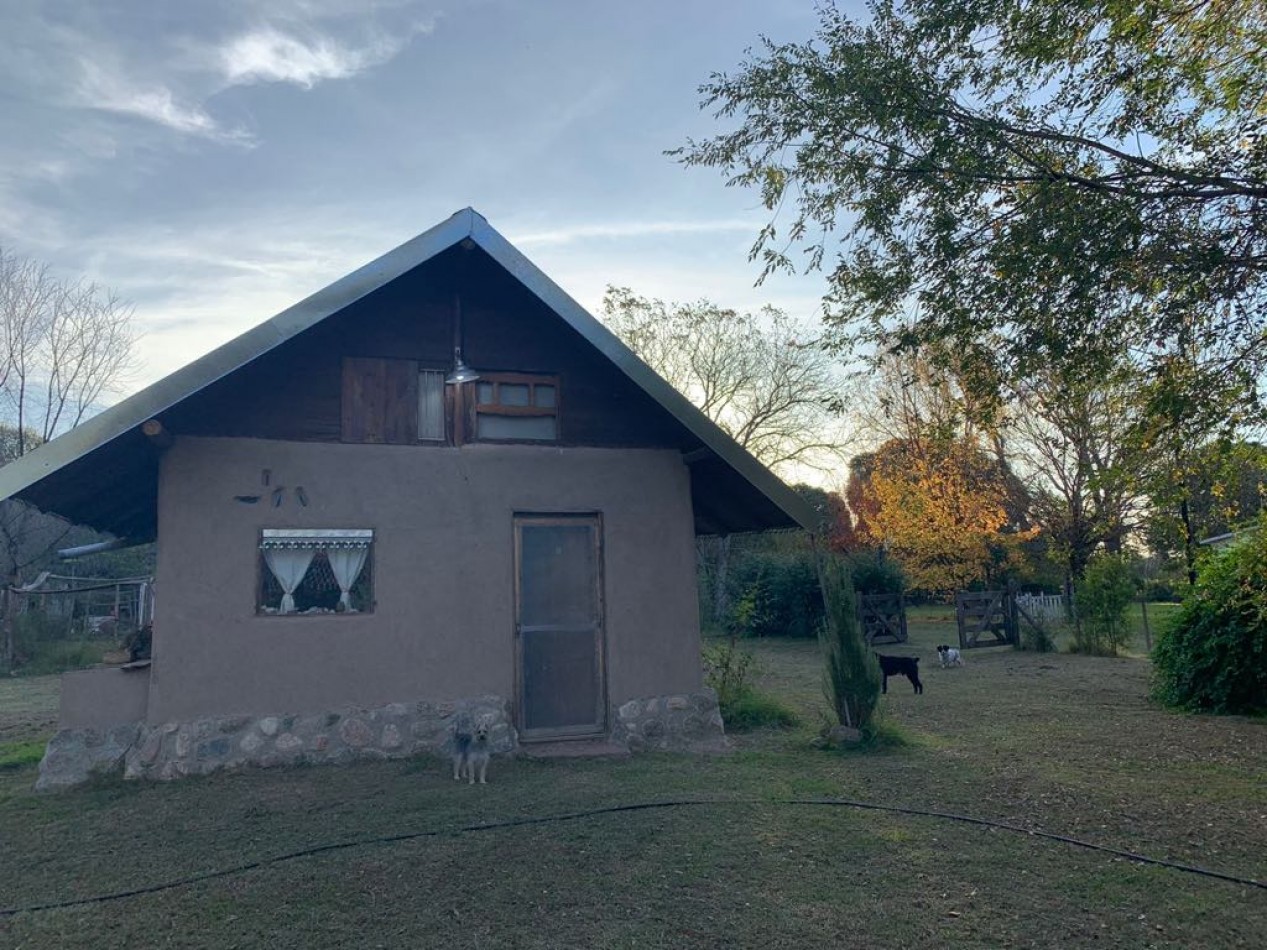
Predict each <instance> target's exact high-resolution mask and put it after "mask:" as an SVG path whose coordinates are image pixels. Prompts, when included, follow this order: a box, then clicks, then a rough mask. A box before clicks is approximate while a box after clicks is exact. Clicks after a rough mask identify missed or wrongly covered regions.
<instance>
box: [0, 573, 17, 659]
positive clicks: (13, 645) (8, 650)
mask: <svg viewBox="0 0 1267 950" xmlns="http://www.w3.org/2000/svg"><path fill="white" fill-rule="evenodd" d="M17 586H18V575H17V574H16V573H14V574H13V575H11V576H9V577H7V578H5V587H4V591H3V592H2V593H3V599H2V600H0V626H3V627H4V667H5V670H6V671H7V672H9V673H12V672H13V665H14V662H15V661H16V660H17V658H18V642H17V640H18V638H17V631H16V630H15V629H14V624H15V618H16V617H17V607H16V604H17V596H16V595H15V594H14V592H13V588H15V587H17Z"/></svg>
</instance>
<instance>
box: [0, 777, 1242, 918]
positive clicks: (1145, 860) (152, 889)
mask: <svg viewBox="0 0 1267 950" xmlns="http://www.w3.org/2000/svg"><path fill="white" fill-rule="evenodd" d="M717 805H795V806H807V807H832V808H861V809H865V810H868V811H884V812H892V813H894V814H898V815H915V816H918V817H921V818H941V819H943V820H946V821H961V822H965V823H967V824H971V825H981V826H984V827H987V828H1000V829H1002V830H1004V831H1015V832H1018V833H1019V834H1023V835H1029V836H1031V837H1035V838H1047V839H1049V840H1051V841H1060V842H1063V843H1064V844H1071V845H1075V846H1077V847H1079V848H1086V849H1088V850H1091V851H1102V852H1104V853H1106V854H1111V855H1113V856H1114V857H1118V858H1125V859H1126V860H1128V861H1135V862H1138V863H1140V864H1151V865H1155V866H1157V867H1163V868H1171V869H1172V870H1176V871H1184V872H1186V873H1188V874H1198V875H1201V876H1202V877H1211V878H1215V879H1217V880H1220V881H1230V882H1232V883H1233V884H1243V885H1245V886H1247V887H1257V888H1260V889H1262V890H1267V883H1263V882H1261V881H1256V880H1253V879H1252V878H1244V877H1237V876H1236V875H1234V874H1224V873H1223V872H1222V871H1211V870H1209V869H1208V868H1200V867H1196V866H1194V865H1191V864H1179V863H1176V862H1174V861H1164V860H1162V859H1161V858H1150V857H1148V856H1146V855H1142V854H1135V853H1134V852H1132V851H1122V850H1121V849H1119V848H1110V847H1108V846H1106V845H1102V844H1093V843H1092V842H1090V841H1081V840H1079V839H1078V838H1070V837H1069V836H1068V835H1058V834H1053V833H1051V832H1048V831H1034V830H1032V829H1029V828H1022V827H1021V826H1020V825H1010V824H1008V823H1007V822H1002V821H991V820H990V819H988V818H974V817H972V816H970V815H956V814H954V813H952V812H944V811H930V810H928V809H924V808H906V807H903V806H901V805H877V804H875V803H874V802H859V801H852V800H850V799H846V798H774V799H761V798H723V799H682V800H675V801H659V802H636V803H634V804H631V805H610V806H608V807H606V808H591V809H587V810H585V811H574V812H564V813H563V814H559V815H543V816H541V817H537V818H509V819H507V820H505V821H494V822H490V823H488V824H482V825H466V826H465V827H462V828H455V829H452V830H449V831H443V830H433V831H409V832H404V833H402V834H398V835H381V836H378V837H374V838H360V839H358V840H356V841H341V842H335V843H332V844H322V845H314V846H313V847H310V848H303V849H301V850H299V851H290V852H287V853H286V854H279V855H275V856H273V857H271V858H261V859H260V860H258V861H249V862H247V863H245V864H239V865H236V866H234V867H231V868H222V869H220V870H218V871H207V872H205V873H203V874H192V875H190V876H189V877H183V878H179V879H177V880H174V881H165V882H163V883H161V884H151V885H149V886H147V887H137V888H133V889H131V890H127V891H115V892H113V893H110V894H97V895H94V896H92V897H79V898H75V899H73V900H65V901H50V902H48V903H45V904H31V905H28V906H26V907H6V908H0V917H12V916H14V915H15V914H30V913H36V912H38V911H45V910H62V909H66V908H69V907H83V906H86V905H89V904H104V903H108V902H110V901H117V900H123V899H125V898H128V897H140V896H142V895H145V894H157V893H160V892H161V891H170V890H173V889H175V888H178V887H188V886H189V885H191V884H200V883H202V882H203V881H213V880H215V879H216V878H221V877H230V876H232V875H234V874H243V873H245V872H247V871H254V870H257V869H259V868H264V867H268V866H270V865H273V864H281V863H283V862H285V861H293V860H295V859H296V858H306V857H311V856H313V855H317V854H325V853H327V852H330V851H342V850H344V849H346V848H361V847H367V846H369V845H378V844H394V843H396V842H399V841H413V840H415V839H418V838H440V837H447V836H452V835H460V834H469V833H472V832H476V831H498V830H502V829H505V828H521V827H524V826H527V825H546V824H552V823H554V822H560V821H577V820H579V819H582V818H594V817H597V816H599V815H615V814H621V813H624V812H634V811H653V810H657V809H662V808H698V807H700V806H717Z"/></svg>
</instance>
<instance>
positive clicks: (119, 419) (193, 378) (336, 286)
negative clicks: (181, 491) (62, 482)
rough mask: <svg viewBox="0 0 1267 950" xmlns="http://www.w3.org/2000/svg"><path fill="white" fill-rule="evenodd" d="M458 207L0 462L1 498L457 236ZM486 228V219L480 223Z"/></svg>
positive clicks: (466, 219)
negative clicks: (224, 340) (208, 349)
mask: <svg viewBox="0 0 1267 950" xmlns="http://www.w3.org/2000/svg"><path fill="white" fill-rule="evenodd" d="M477 218H478V219H479V220H480V221H483V220H484V219H483V218H482V217H481V216H480V215H479V214H478V213H477V212H475V211H474V210H473V209H471V208H463V209H462V210H461V211H458V212H455V213H454V214H452V215H450V216H449V217H448V218H446V219H445V220H444V221H441V222H440V223H439V224H437V225H435V226H434V227H432V228H429V229H428V230H426V231H424V232H423V233H422V234H419V235H417V236H416V237H413V238H410V239H409V240H408V241H406V242H405V243H404V244H401V245H399V246H397V247H396V248H393V249H392V250H390V251H388V252H387V253H386V254H383V255H381V256H380V257H377V258H375V259H374V260H372V261H370V262H369V263H368V264H365V265H363V266H361V267H359V268H357V269H356V270H354V271H352V273H350V274H347V275H345V276H344V277H341V278H339V279H338V280H336V281H335V282H334V283H332V284H328V285H327V286H325V287H323V288H322V289H320V290H318V291H316V292H315V293H313V294H310V295H309V296H307V297H305V298H304V299H303V300H301V301H299V302H298V303H296V304H293V305H291V306H290V307H287V308H286V309H285V310H283V311H281V312H280V313H278V314H276V315H275V316H273V317H271V318H269V319H268V320H265V321H264V322H263V323H260V324H257V325H256V326H253V327H251V328H250V329H249V330H246V331H245V332H243V333H241V334H240V335H238V336H236V337H234V338H233V339H232V340H229V341H228V342H227V343H223V344H221V345H220V346H218V347H216V348H215V349H214V350H212V351H211V352H210V353H206V354H204V355H202V356H200V357H198V358H197V359H195V360H194V361H193V362H191V363H187V364H186V365H185V366H182V367H181V368H180V369H177V370H175V371H174V372H172V373H169V374H168V375H166V376H164V377H163V378H162V379H160V380H158V381H156V382H154V383H151V384H150V385H149V386H147V387H145V388H144V389H142V390H141V391H139V392H137V393H133V394H132V395H131V396H129V397H128V398H126V399H124V400H122V401H121V402H118V403H116V404H115V405H113V406H111V407H110V408H108V409H105V410H103V411H102V412H100V413H98V414H97V415H95V416H93V417H92V418H90V419H87V420H85V421H84V422H82V423H80V424H79V425H78V426H76V427H75V428H73V429H71V430H70V431H69V432H65V433H63V434H62V435H60V436H58V437H57V438H55V439H52V440H51V441H49V442H46V443H45V444H44V445H41V446H39V447H38V448H36V449H34V450H32V451H31V452H28V453H27V454H26V455H24V456H22V457H21V458H19V459H15V460H14V461H12V462H10V463H9V464H7V465H5V466H3V467H0V500H3V499H7V498H11V497H13V496H14V495H16V494H17V493H18V492H20V491H22V490H23V489H26V488H29V487H30V486H31V485H33V484H35V483H36V482H38V481H39V480H40V479H42V478H44V477H46V476H48V475H51V474H52V473H53V472H56V471H58V470H59V469H62V468H64V467H65V466H67V465H69V464H70V463H71V462H74V461H75V460H76V459H78V458H80V457H81V456H83V455H86V454H88V453H89V452H91V451H93V450H95V449H97V448H100V447H101V446H103V445H105V444H106V443H108V442H111V441H113V440H114V439H117V438H119V437H120V436H122V435H124V434H125V433H126V432H128V431H129V430H131V429H134V428H136V427H137V426H139V425H140V424H141V423H143V422H145V421H146V420H147V419H151V418H153V417H154V416H156V415H158V414H159V413H161V412H163V411H165V410H167V409H170V408H171V407H172V406H174V405H176V404H177V403H178V402H180V401H181V400H183V399H186V398H188V397H189V396H192V395H193V394H194V393H197V392H199V391H200V390H202V389H205V388H206V387H207V386H210V385H211V384H212V383H214V382H216V381H217V380H219V379H221V378H223V377H224V376H227V375H228V374H229V373H232V372H234V371H235V370H237V369H240V368H241V367H243V366H245V365H246V364H247V363H249V362H251V361H252V360H254V359H257V358H258V357H260V356H263V355H264V354H265V353H267V352H269V351H270V350H272V349H273V348H274V347H276V346H278V345H280V344H282V343H284V342H286V341H287V340H289V339H290V338H291V337H294V336H296V335H297V334H299V333H302V332H303V331H304V330H307V329H309V328H311V327H313V326H315V325H316V324H318V323H320V322H321V321H322V320H324V319H326V318H327V317H329V316H332V315H333V314H335V313H337V312H338V311H339V310H342V309H343V308H344V307H346V306H348V305H349V304H352V303H354V302H356V301H357V300H360V299H361V298H362V297H365V296H367V295H368V294H370V293H372V292H374V291H375V290H378V289H379V288H380V287H382V286H384V285H385V284H387V283H389V282H390V281H392V280H395V279H396V278H397V277H400V276H401V275H402V274H404V273H406V272H407V271H410V270H412V269H413V268H415V267H418V266H419V265H421V264H423V263H425V262H426V261H428V260H430V259H431V258H433V257H435V256H436V255H437V254H439V253H440V252H442V251H444V250H447V249H448V248H449V247H452V246H453V245H454V244H457V243H458V242H459V241H461V240H463V239H464V238H467V237H470V236H471V234H472V231H473V230H474V225H475V222H476V219H477ZM485 227H487V222H485Z"/></svg>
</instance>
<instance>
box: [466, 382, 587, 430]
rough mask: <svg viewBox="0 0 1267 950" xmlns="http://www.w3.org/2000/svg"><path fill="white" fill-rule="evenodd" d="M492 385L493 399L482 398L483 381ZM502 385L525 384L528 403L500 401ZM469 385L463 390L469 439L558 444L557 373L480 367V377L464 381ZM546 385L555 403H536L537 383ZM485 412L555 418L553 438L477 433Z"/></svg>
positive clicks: (560, 427)
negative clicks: (500, 436) (517, 437)
mask: <svg viewBox="0 0 1267 950" xmlns="http://www.w3.org/2000/svg"><path fill="white" fill-rule="evenodd" d="M490 384H491V385H492V386H493V397H494V398H493V401H492V402H481V401H480V390H479V387H480V386H482V385H490ZM503 385H510V386H525V385H526V386H527V387H528V404H527V405H507V404H505V403H503V402H501V401H500V396H501V387H502V386H503ZM466 386H467V387H469V389H468V391H467V392H466V393H464V396H466V397H467V399H466V401H467V412H466V435H467V441H469V442H491V443H503V442H504V443H514V444H528V445H557V444H558V443H560V442H562V441H563V392H562V387H561V386H560V385H559V374H558V373H520V372H506V373H495V372H484V371H482V370H481V371H480V378H479V379H477V380H474V381H472V382H470V383H467V384H466ZM538 386H548V387H550V388H552V389H553V390H554V405H552V406H538V405H537V404H536V396H537V387H538ZM481 415H485V416H501V417H505V418H511V417H519V418H523V417H533V418H550V419H553V420H554V438H553V439H506V438H487V437H481V436H480V435H479V417H480V416H481Z"/></svg>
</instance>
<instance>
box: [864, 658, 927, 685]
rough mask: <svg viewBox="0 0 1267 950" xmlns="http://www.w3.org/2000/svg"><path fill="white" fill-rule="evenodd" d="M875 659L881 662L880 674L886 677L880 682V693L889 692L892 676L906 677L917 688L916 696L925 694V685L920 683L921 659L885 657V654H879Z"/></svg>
mask: <svg viewBox="0 0 1267 950" xmlns="http://www.w3.org/2000/svg"><path fill="white" fill-rule="evenodd" d="M875 658H876V659H877V660H879V661H880V672H881V673H882V674H883V675H884V679H883V680H882V681H881V682H880V692H882V693H887V692H888V691H889V677H890V676H905V677H906V678H907V679H908V680H910V681H911V685H912V686H914V687H915V693H916V695H918V694H919V693H922V692H924V684H923V683H921V682H920V681H919V657H917V656H885V655H884V654H883V653H877V654H876V655H875Z"/></svg>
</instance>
